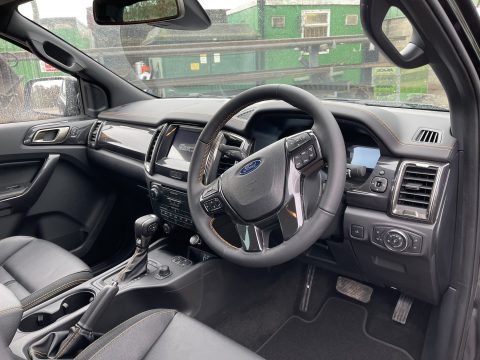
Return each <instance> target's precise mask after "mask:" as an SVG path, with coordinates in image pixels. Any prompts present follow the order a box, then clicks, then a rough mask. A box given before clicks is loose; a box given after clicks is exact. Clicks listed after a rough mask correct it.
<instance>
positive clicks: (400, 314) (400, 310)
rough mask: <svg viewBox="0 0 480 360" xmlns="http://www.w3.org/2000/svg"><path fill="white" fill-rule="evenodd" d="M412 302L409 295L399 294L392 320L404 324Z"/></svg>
mask: <svg viewBox="0 0 480 360" xmlns="http://www.w3.org/2000/svg"><path fill="white" fill-rule="evenodd" d="M412 304H413V299H412V298H411V297H409V296H406V295H403V294H401V295H400V297H399V298H398V301H397V305H396V306H395V310H394V311H393V315H392V320H393V321H395V322H398V323H400V324H402V325H405V323H406V322H407V318H408V314H409V313H410V309H411V308H412Z"/></svg>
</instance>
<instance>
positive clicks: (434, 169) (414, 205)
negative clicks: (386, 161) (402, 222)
mask: <svg viewBox="0 0 480 360" xmlns="http://www.w3.org/2000/svg"><path fill="white" fill-rule="evenodd" d="M445 166H446V165H435V164H429V163H422V164H420V163H402V165H401V170H400V177H399V179H398V184H397V189H396V193H395V197H394V200H393V204H392V205H393V206H392V212H393V214H395V215H401V216H406V217H413V218H416V219H419V220H431V216H432V208H433V207H434V205H435V204H434V202H435V195H436V191H437V190H436V189H437V187H438V186H437V184H438V182H439V179H440V176H441V173H442V171H443V168H444V167H445Z"/></svg>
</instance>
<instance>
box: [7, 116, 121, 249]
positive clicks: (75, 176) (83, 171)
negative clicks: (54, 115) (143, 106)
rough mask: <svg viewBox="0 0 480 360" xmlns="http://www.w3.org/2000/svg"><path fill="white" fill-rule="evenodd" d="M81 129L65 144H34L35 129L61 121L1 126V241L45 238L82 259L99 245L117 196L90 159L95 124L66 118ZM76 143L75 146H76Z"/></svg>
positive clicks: (68, 122)
mask: <svg viewBox="0 0 480 360" xmlns="http://www.w3.org/2000/svg"><path fill="white" fill-rule="evenodd" d="M60 120H61V123H62V125H64V126H68V127H69V128H70V129H77V131H75V134H74V135H75V136H74V138H73V137H72V134H71V132H69V134H68V135H67V138H66V141H65V142H64V143H60V144H45V145H41V146H39V145H37V144H32V145H29V144H28V142H25V141H24V140H25V139H26V138H29V137H30V134H32V129H33V130H34V131H35V132H36V131H38V129H42V128H45V129H49V128H51V127H52V123H54V124H58V122H59V119H55V121H54V122H53V121H50V122H49V121H37V122H28V123H11V124H6V125H0V238H4V237H7V236H13V235H30V236H35V237H39V238H42V239H45V240H48V241H51V242H53V243H56V244H58V245H60V246H62V247H63V248H65V249H67V250H69V251H71V252H73V253H75V254H76V255H78V256H80V257H82V256H83V255H85V254H86V253H87V252H88V250H89V249H90V248H91V246H92V245H93V243H94V242H95V240H96V238H97V236H98V234H99V232H100V230H101V228H102V226H103V224H104V222H105V221H106V219H107V217H108V215H109V213H110V211H111V209H112V206H113V203H114V201H115V196H114V195H113V193H112V192H110V191H109V188H108V184H105V183H104V182H103V181H102V179H101V178H100V177H97V176H96V174H95V173H93V171H92V170H91V168H90V165H89V163H88V159H87V156H86V147H85V144H86V142H87V137H88V129H89V128H90V127H91V125H92V124H93V120H91V119H82V118H78V117H74V118H64V119H60ZM70 144H71V145H70Z"/></svg>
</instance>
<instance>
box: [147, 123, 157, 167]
mask: <svg viewBox="0 0 480 360" xmlns="http://www.w3.org/2000/svg"><path fill="white" fill-rule="evenodd" d="M158 139H160V130H157V131H156V132H155V134H154V135H153V137H152V141H151V142H150V145H149V146H148V151H147V155H146V157H145V162H147V163H150V162H152V157H153V152H154V151H155V148H156V147H157V142H158Z"/></svg>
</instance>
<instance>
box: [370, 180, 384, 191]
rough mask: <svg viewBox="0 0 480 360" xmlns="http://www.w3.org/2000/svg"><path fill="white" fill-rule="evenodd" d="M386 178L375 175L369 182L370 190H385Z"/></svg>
mask: <svg viewBox="0 0 480 360" xmlns="http://www.w3.org/2000/svg"><path fill="white" fill-rule="evenodd" d="M387 186H388V180H387V179H386V178H384V177H380V176H375V177H374V178H373V179H372V181H371V182H370V190H372V191H374V192H377V193H384V192H385V191H386V190H387Z"/></svg>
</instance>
